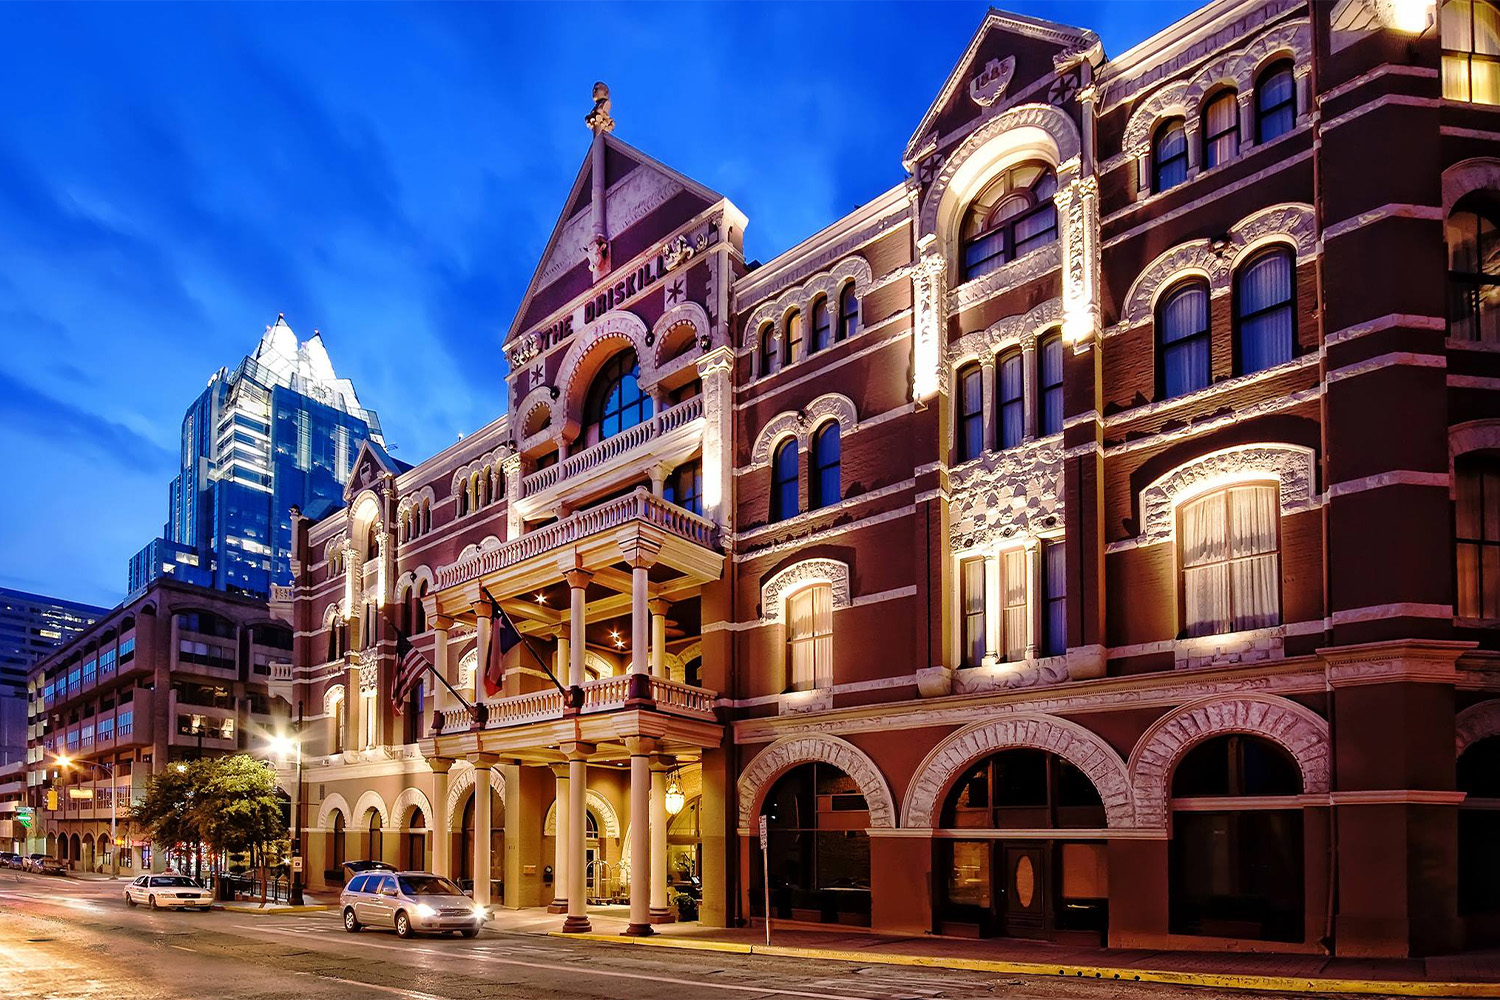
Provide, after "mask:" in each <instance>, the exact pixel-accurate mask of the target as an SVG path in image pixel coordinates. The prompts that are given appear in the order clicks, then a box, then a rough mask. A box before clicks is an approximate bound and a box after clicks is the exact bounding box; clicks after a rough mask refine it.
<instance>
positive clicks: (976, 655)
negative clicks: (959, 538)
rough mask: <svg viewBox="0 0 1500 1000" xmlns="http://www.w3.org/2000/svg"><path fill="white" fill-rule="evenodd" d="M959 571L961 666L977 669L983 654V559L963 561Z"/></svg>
mask: <svg viewBox="0 0 1500 1000" xmlns="http://www.w3.org/2000/svg"><path fill="white" fill-rule="evenodd" d="M960 570H961V571H962V574H963V576H962V591H963V595H962V596H963V616H964V636H963V640H964V648H963V665H964V666H966V667H977V666H979V664H980V661H982V660H983V659H984V653H985V649H984V640H985V636H984V630H985V621H984V559H983V558H976V559H965V560H964V561H963V563H962V565H961V566H960Z"/></svg>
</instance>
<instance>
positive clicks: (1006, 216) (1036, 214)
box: [963, 160, 1057, 281]
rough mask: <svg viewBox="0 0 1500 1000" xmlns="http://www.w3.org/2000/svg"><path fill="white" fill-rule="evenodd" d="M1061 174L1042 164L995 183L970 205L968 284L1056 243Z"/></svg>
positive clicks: (1009, 172)
mask: <svg viewBox="0 0 1500 1000" xmlns="http://www.w3.org/2000/svg"><path fill="white" fill-rule="evenodd" d="M1056 193H1057V175H1056V174H1055V173H1053V172H1052V168H1051V167H1049V166H1048V165H1047V164H1045V163H1042V162H1041V161H1039V160H1028V161H1027V162H1025V163H1020V164H1017V165H1016V166H1014V167H1011V168H1010V169H1009V170H1007V171H1005V172H1004V173H1002V174H1001V175H1000V176H998V177H996V178H995V179H994V180H992V181H990V182H989V184H988V185H986V186H985V188H984V190H983V191H980V192H979V196H978V197H977V198H975V199H974V201H973V202H972V203H970V205H969V211H968V213H967V214H966V215H965V217H964V226H963V280H965V281H968V280H970V279H972V278H977V277H979V276H980V275H982V274H989V273H990V272H991V271H993V270H995V269H996V268H999V267H1001V266H1002V265H1004V264H1007V263H1009V262H1010V261H1012V260H1015V259H1016V258H1017V257H1022V256H1025V255H1026V254H1028V253H1030V252H1031V251H1033V250H1037V249H1040V248H1041V247H1043V246H1045V245H1047V244H1048V243H1051V242H1053V241H1054V240H1056V239H1057V210H1056V209H1055V208H1054V207H1053V205H1052V196H1053V195H1054V194H1056Z"/></svg>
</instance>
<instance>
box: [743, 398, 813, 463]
mask: <svg viewBox="0 0 1500 1000" xmlns="http://www.w3.org/2000/svg"><path fill="white" fill-rule="evenodd" d="M789 437H794V438H796V439H797V440H798V442H799V443H800V442H801V440H802V418H801V417H800V416H799V415H797V414H795V413H792V412H791V411H787V412H785V413H778V414H776V416H774V417H772V418H771V419H770V420H768V421H766V425H765V426H764V427H762V428H761V429H760V434H758V435H757V436H756V438H755V446H754V447H753V448H752V449H751V451H750V466H749V467H750V468H752V469H756V468H760V467H761V466H765V465H770V464H771V456H772V455H774V454H775V453H776V449H777V448H778V447H779V446H780V445H781V442H782V441H784V440H786V439H787V438H789Z"/></svg>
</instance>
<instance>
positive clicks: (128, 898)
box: [125, 892, 135, 908]
mask: <svg viewBox="0 0 1500 1000" xmlns="http://www.w3.org/2000/svg"><path fill="white" fill-rule="evenodd" d="M125 905H126V906H129V907H132V908H133V907H134V906H135V897H134V896H132V895H131V894H130V893H128V892H127V893H126V894H125Z"/></svg>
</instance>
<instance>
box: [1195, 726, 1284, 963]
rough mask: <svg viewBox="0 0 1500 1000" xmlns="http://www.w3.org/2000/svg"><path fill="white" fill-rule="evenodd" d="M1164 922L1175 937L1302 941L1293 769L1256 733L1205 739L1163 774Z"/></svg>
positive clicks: (1280, 752)
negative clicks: (1166, 787) (1166, 826)
mask: <svg viewBox="0 0 1500 1000" xmlns="http://www.w3.org/2000/svg"><path fill="white" fill-rule="evenodd" d="M1171 789H1172V797H1171V802H1170V806H1171V829H1172V839H1171V843H1170V848H1169V870H1170V874H1169V885H1170V894H1169V903H1168V925H1169V927H1170V929H1171V932H1172V933H1174V934H1195V935H1205V936H1209V937H1222V938H1241V939H1252V940H1261V941H1302V940H1304V939H1305V937H1306V927H1305V923H1306V909H1307V903H1306V898H1305V894H1304V888H1303V849H1302V836H1303V830H1302V805H1301V803H1300V802H1299V801H1298V798H1297V797H1298V796H1300V795H1301V794H1302V790H1303V789H1302V770H1301V768H1300V767H1299V766H1298V764H1297V761H1296V760H1294V759H1293V758H1292V755H1291V754H1290V753H1288V752H1287V751H1286V750H1284V749H1283V748H1282V747H1281V746H1280V745H1278V744H1276V743H1272V742H1271V741H1270V740H1266V739H1262V738H1260V737H1258V736H1250V735H1246V734H1241V733H1230V734H1225V735H1220V736H1213V737H1210V738H1208V739H1206V740H1204V741H1202V742H1201V743H1199V744H1197V745H1196V746H1194V747H1193V748H1192V749H1190V750H1189V751H1188V752H1187V753H1186V754H1184V755H1183V757H1182V759H1181V760H1179V761H1178V763H1177V766H1176V768H1175V769H1174V771H1173V773H1172V779H1171Z"/></svg>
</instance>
